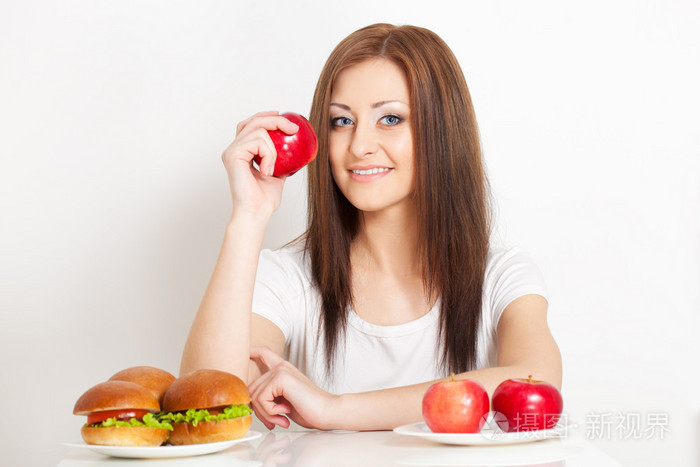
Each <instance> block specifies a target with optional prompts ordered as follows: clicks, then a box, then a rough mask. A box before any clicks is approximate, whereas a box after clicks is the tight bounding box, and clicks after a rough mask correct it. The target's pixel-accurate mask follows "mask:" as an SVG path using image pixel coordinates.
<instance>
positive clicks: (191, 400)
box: [163, 370, 250, 412]
mask: <svg viewBox="0 0 700 467" xmlns="http://www.w3.org/2000/svg"><path fill="white" fill-rule="evenodd" d="M249 402H250V393H248V386H246V384H245V383H244V382H243V381H242V380H241V379H240V378H239V377H238V376H236V375H233V374H231V373H227V372H225V371H220V370H196V371H193V372H192V373H188V374H186V375H184V376H181V377H179V378H178V379H176V380H175V382H173V383H172V384H171V385H170V387H169V388H168V390H167V391H165V396H164V397H163V410H164V411H166V412H180V411H182V410H189V409H210V408H214V407H226V406H229V405H232V404H236V405H237V404H247V403H249Z"/></svg>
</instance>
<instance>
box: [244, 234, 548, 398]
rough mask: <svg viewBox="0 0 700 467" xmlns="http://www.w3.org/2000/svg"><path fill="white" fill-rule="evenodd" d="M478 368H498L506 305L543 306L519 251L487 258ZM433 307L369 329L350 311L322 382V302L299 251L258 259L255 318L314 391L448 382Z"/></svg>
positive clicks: (534, 271) (540, 287)
mask: <svg viewBox="0 0 700 467" xmlns="http://www.w3.org/2000/svg"><path fill="white" fill-rule="evenodd" d="M483 294H484V295H483V299H482V314H481V324H480V329H479V338H478V341H477V360H476V362H477V368H486V367H490V366H495V365H496V344H497V343H496V327H497V325H498V320H499V318H500V316H501V313H502V312H503V310H504V309H505V308H506V306H508V304H509V303H510V302H512V301H513V300H515V299H516V298H518V297H521V296H523V295H528V294H537V295H541V296H543V297H545V298H546V296H547V291H546V287H545V283H544V279H543V277H542V274H541V273H540V271H539V269H538V268H537V266H535V264H534V263H533V262H532V260H531V259H530V258H529V257H528V256H527V255H525V254H524V253H523V252H522V251H520V250H518V249H508V250H505V249H495V250H491V251H490V252H489V255H488V262H487V266H486V274H485V278H484V292H483ZM439 305H440V303H439V300H438V302H437V303H436V304H435V305H434V306H433V308H432V309H431V310H430V311H429V312H428V313H427V314H425V315H423V316H422V317H420V318H418V319H416V320H414V321H410V322H408V323H404V324H399V325H396V326H380V325H376V324H372V323H368V322H366V321H364V320H363V319H362V318H360V317H359V316H358V315H357V314H356V313H355V312H354V311H352V309H351V310H350V311H349V315H348V327H347V329H346V332H345V339H344V341H345V342H344V343H343V339H340V340H339V347H338V352H337V355H338V358H337V359H336V362H335V364H334V365H333V366H332V369H333V370H332V371H333V372H334V373H333V375H331V376H330V377H327V376H326V371H325V350H324V342H323V338H322V337H320V336H319V332H318V330H319V324H320V322H319V315H320V312H321V297H320V295H319V293H318V291H317V289H316V288H315V287H314V285H313V281H312V277H311V268H310V264H309V261H308V259H307V258H306V257H305V255H304V253H303V245H296V246H291V247H286V248H282V249H279V250H263V251H262V252H261V254H260V261H259V264H258V274H257V278H256V282H255V294H254V298H253V312H254V313H256V314H258V315H260V316H263V317H265V318H267V319H269V320H270V321H272V322H273V323H274V324H275V325H277V327H279V329H280V330H281V331H282V333H283V334H284V337H285V355H284V356H285V358H286V359H287V360H288V361H289V362H290V363H292V364H293V365H294V366H296V367H297V368H299V370H301V371H302V372H303V373H304V374H305V375H306V376H307V377H309V379H311V381H313V382H314V383H315V384H316V385H317V386H319V387H320V388H323V389H325V390H326V391H329V392H331V393H334V394H343V393H355V392H365V391H372V390H377V389H384V388H390V387H398V386H406V385H410V384H415V383H421V382H425V381H431V380H435V379H438V378H443V377H445V376H448V374H446V370H444V369H441V368H439V361H440V346H439V345H438V325H439V313H440V310H439Z"/></svg>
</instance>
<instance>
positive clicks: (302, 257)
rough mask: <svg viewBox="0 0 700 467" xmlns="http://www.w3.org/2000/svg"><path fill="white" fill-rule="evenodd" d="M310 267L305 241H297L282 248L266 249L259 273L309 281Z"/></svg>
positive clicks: (261, 258)
mask: <svg viewBox="0 0 700 467" xmlns="http://www.w3.org/2000/svg"><path fill="white" fill-rule="evenodd" d="M309 271H310V270H309V265H308V258H307V255H306V248H305V247H304V242H303V241H295V242H292V243H289V244H287V245H285V246H283V247H280V248H275V249H271V248H265V249H263V250H262V251H261V252H260V260H259V263H258V272H259V273H260V272H262V273H264V274H270V273H277V274H284V275H288V276H297V277H299V278H300V279H302V280H303V281H304V282H308V281H309Z"/></svg>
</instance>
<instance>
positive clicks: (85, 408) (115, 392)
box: [73, 381, 160, 415]
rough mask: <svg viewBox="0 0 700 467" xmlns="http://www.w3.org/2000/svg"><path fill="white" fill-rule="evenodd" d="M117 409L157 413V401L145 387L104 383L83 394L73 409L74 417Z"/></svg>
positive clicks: (119, 382) (158, 407)
mask: <svg viewBox="0 0 700 467" xmlns="http://www.w3.org/2000/svg"><path fill="white" fill-rule="evenodd" d="M119 409H144V410H148V411H150V412H158V411H159V410H160V405H159V404H158V399H156V397H155V396H154V395H153V393H151V391H149V390H148V389H146V388H145V387H143V386H141V385H140V384H136V383H131V382H129V381H105V382H104V383H100V384H97V385H95V386H93V387H91V388H90V389H88V390H87V391H85V392H84V393H83V395H82V396H80V398H79V399H78V401H77V402H76V403H75V406H74V407H73V413H74V414H75V415H88V414H90V413H92V412H102V411H104V410H119Z"/></svg>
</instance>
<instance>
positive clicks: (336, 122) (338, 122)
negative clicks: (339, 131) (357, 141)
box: [331, 117, 352, 126]
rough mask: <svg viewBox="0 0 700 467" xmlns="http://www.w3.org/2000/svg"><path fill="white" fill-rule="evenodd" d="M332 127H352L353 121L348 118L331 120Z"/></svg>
mask: <svg viewBox="0 0 700 467" xmlns="http://www.w3.org/2000/svg"><path fill="white" fill-rule="evenodd" d="M331 125H333V126H347V125H352V120H350V119H349V118H348V117H336V118H333V119H331Z"/></svg>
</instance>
